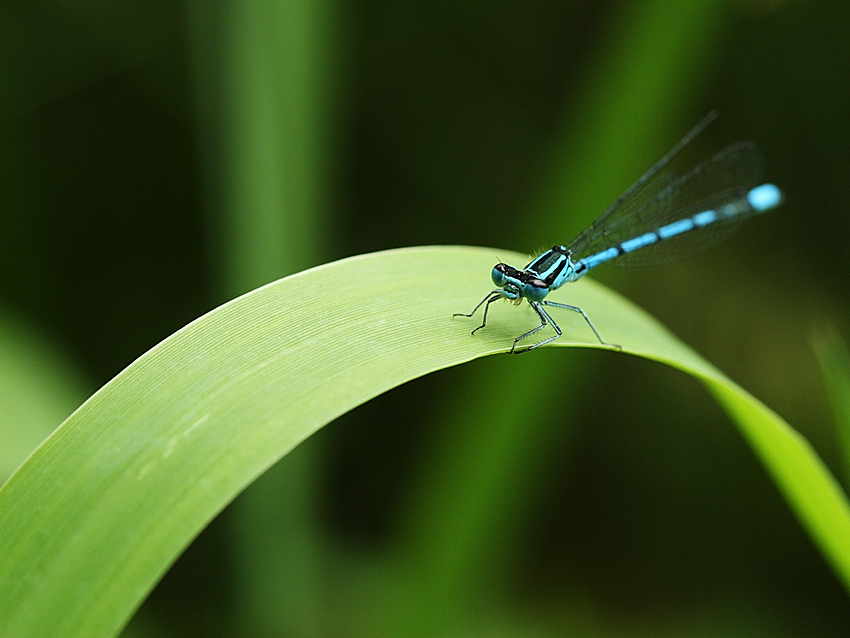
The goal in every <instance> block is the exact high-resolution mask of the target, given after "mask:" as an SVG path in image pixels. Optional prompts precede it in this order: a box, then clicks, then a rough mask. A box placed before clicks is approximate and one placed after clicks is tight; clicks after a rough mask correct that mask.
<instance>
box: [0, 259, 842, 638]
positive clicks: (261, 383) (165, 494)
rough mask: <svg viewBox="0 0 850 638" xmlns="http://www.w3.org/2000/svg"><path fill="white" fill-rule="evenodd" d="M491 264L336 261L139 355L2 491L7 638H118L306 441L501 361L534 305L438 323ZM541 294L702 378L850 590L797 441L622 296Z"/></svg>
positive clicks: (587, 338)
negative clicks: (389, 397) (486, 360)
mask: <svg viewBox="0 0 850 638" xmlns="http://www.w3.org/2000/svg"><path fill="white" fill-rule="evenodd" d="M499 255H500V256H501V257H503V258H505V259H509V260H511V259H515V260H516V261H517V262H522V260H523V258H522V257H521V256H518V255H515V254H509V253H508V252H507V251H499ZM494 260H495V251H494V250H491V249H480V248H462V247H432V248H412V249H403V250H394V251H388V252H382V253H375V254H369V255H362V256H359V257H353V258H350V259H345V260H342V261H338V262H335V263H331V264H327V265H324V266H320V267H318V268H314V269H312V270H308V271H305V272H302V273H299V274H296V275H293V276H291V277H287V278H285V279H282V280H280V281H277V282H274V283H272V284H269V285H267V286H265V287H263V288H260V289H257V290H255V291H253V292H251V293H248V294H246V295H244V296H242V297H240V298H238V299H235V300H234V301H232V302H230V303H228V304H225V305H223V306H221V307H220V308H217V309H215V310H213V311H212V312H210V313H208V314H207V315H205V316H203V317H201V318H200V319H198V320H197V321H195V322H193V323H191V324H190V325H188V326H186V327H185V328H184V329H182V330H180V331H179V332H177V333H176V334H174V335H173V336H171V337H169V338H168V339H166V340H165V341H163V342H162V343H160V344H159V345H157V346H156V347H155V348H153V349H152V350H150V351H149V352H147V353H146V354H144V355H143V356H142V357H140V358H139V359H138V360H137V361H135V362H134V363H133V364H131V365H130V366H129V367H128V368H127V369H126V370H124V371H123V372H122V373H121V374H119V375H118V376H117V377H116V378H115V379H113V380H112V381H111V382H110V383H108V384H107V385H106V386H104V387H103V388H102V389H101V390H100V391H99V392H97V393H96V394H95V395H94V396H93V397H92V398H91V399H89V400H88V401H87V402H86V403H85V404H83V405H82V406H81V407H80V408H79V409H78V410H77V411H76V412H75V413H74V414H73V415H72V416H71V417H70V418H69V419H68V420H67V421H66V422H65V423H64V424H63V425H62V427H60V428H59V429H58V430H57V431H56V432H54V434H53V435H51V437H50V438H49V439H47V441H46V442H45V443H44V444H43V445H42V446H41V447H40V448H39V449H38V450H36V452H35V453H34V454H33V455H32V456H31V457H30V458H29V459H28V460H27V462H26V463H25V464H24V465H23V466H21V467H20V468H19V469H18V471H17V472H16V473H15V474H14V475H13V476H12V477H11V478H10V480H9V481H8V482H7V483H6V484H5V485H4V486H3V488H2V490H0V539H2V547H3V553H2V557H0V583H2V587H0V635H3V636H21V637H23V636H47V635H49V636H56V637H59V636H110V635H114V634H115V633H116V632H117V631H119V630H120V628H121V627H122V626H123V624H124V623H125V622H126V621H127V619H128V618H129V617H130V615H131V614H132V613H133V611H134V610H135V609H136V607H137V606H138V605H139V604H140V602H141V601H142V600H143V598H144V597H145V595H146V594H147V593H148V592H149V591H150V589H151V588H152V587H153V585H154V584H155V583H156V582H157V580H158V579H159V578H160V577H161V576H162V574H163V573H164V572H165V570H166V569H167V568H168V566H169V565H170V564H171V563H172V562H173V561H174V560H175V558H176V557H177V556H178V555H179V553H180V552H181V551H182V549H183V548H185V547H186V545H187V544H188V543H189V542H190V541H191V540H192V539H193V538H194V537H195V536H196V535H197V534H198V533H199V531H200V530H201V529H202V528H203V527H204V526H205V525H206V524H207V523H208V522H209V521H210V520H211V519H212V518H213V517H214V516H215V515H216V514H217V513H218V512H219V511H221V509H222V508H224V506H225V505H227V503H229V502H230V501H231V500H232V499H233V498H234V497H235V496H236V495H237V494H238V493H239V492H240V491H241V490H242V489H243V488H244V487H245V486H246V485H247V484H249V483H250V482H251V481H252V480H253V479H254V478H256V477H257V476H258V475H259V474H261V473H262V472H263V471H264V470H265V469H267V468H268V467H269V466H270V465H271V464H273V463H274V462H275V461H277V460H278V459H279V458H280V457H282V456H283V455H284V454H286V453H287V452H288V451H289V450H291V449H292V448H293V447H295V446H296V445H297V444H298V443H299V442H300V441H302V440H304V439H305V438H306V437H308V436H310V434H312V433H313V432H315V431H316V430H317V429H318V428H320V427H322V426H323V425H325V424H326V423H328V422H329V421H331V420H332V419H334V418H335V417H337V416H339V415H340V414H342V413H344V412H346V411H347V410H350V409H351V408H353V407H355V406H357V405H359V404H361V403H363V402H365V401H367V400H369V399H370V398H372V397H374V396H376V395H378V394H380V393H382V392H385V391H386V390H389V389H390V388H392V387H395V386H397V385H400V384H402V383H404V382H406V381H408V380H410V379H414V378H416V377H419V376H422V375H424V374H427V373H429V372H433V371H435V370H439V369H441V368H445V367H447V366H452V365H456V364H459V363H463V362H465V361H469V360H471V359H473V358H476V357H480V356H484V355H488V354H494V353H498V352H504V351H505V350H506V349H508V348H509V346H510V344H511V342H512V340H513V338H514V337H515V336H516V335H517V334H520V332H522V331H523V330H524V329H527V328H528V326H529V325H533V323H534V321H535V319H534V316H533V314H532V313H531V311H530V309H529V308H528V307H527V305H526V306H521V307H520V308H513V307H511V306H508V305H506V304H505V305H503V304H497V305H496V307H494V308H493V310H492V312H491V315H490V323H489V324H488V326H487V329H486V330H482V331H480V332H479V333H477V334H476V335H475V337H471V336H470V334H469V332H470V329H471V327H473V326H474V325H477V323H476V322H475V320H473V319H464V318H454V319H453V318H452V317H451V314H452V313H453V312H459V311H465V310H469V309H471V307H472V306H473V305H474V304H475V303H476V302H477V301H478V300H479V299H480V298H481V296H483V294H484V293H485V292H486V291H487V290H488V285H489V283H488V281H487V277H486V274H487V273H488V272H489V270H490V268H491V267H492V265H493V263H494ZM553 296H554V298H555V299H561V300H564V301H569V302H570V303H575V304H578V305H580V306H582V307H583V308H585V309H586V310H587V311H588V313H589V314H590V315H591V316H592V317H593V321H594V323H595V324H596V326H597V327H598V329H599V330H600V332H601V333H602V334H603V335H604V336H605V338H606V339H608V340H610V341H612V342H615V343H619V344H622V346H623V348H624V351H625V352H629V353H632V354H635V355H639V356H643V357H647V358H650V359H654V360H657V361H661V362H664V363H667V364H669V365H672V366H675V367H677V368H679V369H681V370H683V371H685V372H687V373H689V374H692V375H694V376H696V377H697V378H699V379H701V380H702V381H703V382H704V383H705V384H706V386H707V387H708V388H709V390H710V391H711V392H712V393H713V394H714V395H715V397H716V398H717V399H718V401H720V403H721V404H722V405H723V406H724V407H725V408H726V410H727V411H728V412H729V414H730V416H732V418H733V419H734V420H735V422H736V423H737V424H738V425H739V427H740V428H741V430H742V431H743V433H744V435H745V437H746V438H747V440H748V441H749V442H750V443H751V445H752V446H753V448H754V449H755V451H756V453H757V454H758V455H759V457H760V458H761V460H762V462H763V463H764V464H765V466H766V467H767V469H768V471H769V472H770V473H771V475H772V476H773V478H774V480H775V481H776V482H777V484H778V485H779V487H780V489H781V490H782V491H783V493H784V494H785V496H786V498H787V499H788V502H789V503H790V504H791V506H792V508H793V509H794V510H795V512H796V513H797V515H798V517H799V518H800V520H801V521H802V523H803V524H804V525H805V527H806V528H807V529H808V531H809V533H810V534H811V535H812V538H813V539H814V540H815V542H816V543H817V544H818V545H819V547H820V548H821V550H822V551H823V553H824V555H825V556H826V557H827V559H828V560H829V561H830V563H831V564H832V566H833V567H834V569H835V570H836V572H837V573H838V574H839V576H840V577H841V578H842V579H843V581H844V582H845V583H846V584H848V585H850V508H848V504H847V501H846V500H845V498H844V496H843V494H842V493H841V490H840V489H839V488H838V486H837V484H836V482H835V481H834V479H833V478H832V476H831V475H830V474H829V473H828V471H827V470H826V469H825V467H824V466H823V464H822V462H821V461H820V459H819V458H818V456H817V455H816V454H815V452H814V451H813V450H812V449H811V447H810V446H809V445H808V443H807V442H806V441H805V440H804V439H803V438H802V437H800V436H799V435H798V434H797V433H796V432H794V430H792V429H791V428H790V427H789V426H788V425H787V424H785V423H784V422H783V421H782V420H781V419H780V418H779V417H778V416H776V415H775V414H774V413H773V412H771V411H770V410H769V409H767V408H766V407H765V406H763V405H762V404H761V403H759V402H758V401H757V400H755V399H754V398H753V397H751V396H749V395H748V394H747V393H746V392H744V391H743V390H741V389H740V388H739V387H738V386H736V385H735V384H734V383H732V382H731V381H729V380H728V379H727V378H726V377H724V376H723V375H722V374H721V373H720V372H719V371H717V370H716V369H715V368H713V367H712V366H711V365H710V364H708V363H707V362H706V361H704V360H703V359H702V358H700V357H699V356H698V355H697V354H695V353H694V352H693V351H691V350H689V349H688V348H687V347H686V346H684V345H683V344H682V343H680V342H679V341H678V340H677V339H676V338H675V337H673V336H672V335H671V334H670V333H669V332H668V331H667V330H666V329H664V328H663V327H662V326H661V325H660V324H658V322H656V321H655V320H653V319H652V318H651V317H649V316H648V315H647V314H646V313H644V312H643V311H641V310H640V309H638V308H636V307H635V306H633V305H631V304H630V303H629V302H628V301H626V300H625V299H623V298H622V297H620V296H618V295H617V294H615V293H613V292H611V291H609V290H606V289H604V288H603V287H601V286H599V285H598V284H596V283H594V282H592V281H588V280H583V281H581V282H578V283H576V284H573V285H571V286H568V287H567V288H566V289H561V290H559V291H557V292H556V293H554V295H553ZM560 325H561V327H562V328H563V329H564V336H563V338H562V339H560V340H559V341H558V342H556V343H558V345H570V344H577V345H583V346H591V347H598V344H595V343H594V338H593V335H592V333H590V331H589V330H588V328H587V326H586V325H585V324H584V323H583V321H581V318H577V319H576V318H567V317H565V318H563V319H562V320H561V322H560ZM524 356H534V354H533V353H532V354H527V355H524Z"/></svg>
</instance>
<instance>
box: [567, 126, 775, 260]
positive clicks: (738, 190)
mask: <svg viewBox="0 0 850 638" xmlns="http://www.w3.org/2000/svg"><path fill="white" fill-rule="evenodd" d="M761 170H762V163H761V156H760V154H759V152H758V150H757V149H756V147H755V146H754V145H753V144H752V143H750V142H738V143H737V144H733V145H732V146H729V147H728V148H726V149H724V150H723V151H720V152H719V153H717V154H716V155H714V156H713V157H711V158H709V159H708V160H706V161H705V162H703V163H702V164H699V165H698V166H697V167H696V168H694V169H693V170H692V171H690V172H689V173H687V174H685V175H684V176H682V177H679V178H673V177H672V176H670V175H669V174H660V175H659V176H657V177H655V176H653V177H652V179H650V180H648V181H647V184H646V186H645V187H644V188H642V189H639V190H638V191H636V192H635V193H634V195H635V196H636V197H637V199H635V200H634V201H633V198H632V197H630V198H629V199H628V200H626V201H623V202H622V204H621V205H620V206H618V207H617V208H616V209H615V210H613V211H611V212H610V213H609V212H606V214H605V215H604V218H602V217H601V218H600V219H599V220H597V221H596V222H594V223H593V224H591V226H590V227H589V228H588V230H587V231H585V232H583V233H582V234H581V235H579V237H577V238H576V240H575V241H573V243H572V244H571V245H570V246H569V248H570V249H571V250H572V251H573V259H581V258H582V257H587V256H589V255H594V254H596V253H599V252H602V251H603V250H605V249H606V248H610V247H611V246H617V245H618V244H620V243H622V242H624V241H626V240H629V239H632V238H634V237H637V236H639V235H642V234H644V233H647V232H650V231H654V230H657V229H658V228H660V227H661V226H664V225H666V224H669V223H672V222H675V221H678V220H680V219H685V218H688V217H691V216H692V215H694V214H696V213H698V212H701V211H703V210H716V209H718V208H719V207H721V206H723V205H724V204H727V203H731V202H741V203H742V205H741V207H740V209H739V214H738V215H736V216H735V217H734V218H731V219H725V218H722V219H720V220H719V221H717V222H715V223H713V224H710V225H709V226H705V227H703V228H699V229H695V230H693V231H690V232H686V233H683V234H681V235H678V236H676V237H673V238H671V239H668V240H665V241H661V242H657V243H655V244H651V245H649V246H646V247H645V248H641V249H638V250H636V251H634V252H631V253H626V254H624V255H622V256H620V257H618V258H617V259H614V260H612V261H611V263H612V264H614V265H615V266H648V265H653V264H659V263H665V262H669V261H674V260H676V259H681V258H682V257H685V256H687V255H692V254H694V253H696V252H700V251H702V250H705V249H707V248H710V247H712V246H715V245H717V244H718V243H720V242H722V241H723V240H725V239H726V238H727V237H729V236H731V235H732V234H734V233H735V232H736V231H737V230H738V229H739V228H740V227H741V226H742V225H743V224H744V223H746V221H747V219H749V217H751V216H752V214H754V213H755V211H754V210H752V209H751V208H750V207H749V205H748V204H746V199H745V198H746V194H747V192H748V191H749V190H750V189H751V188H753V187H754V186H756V185H757V182H758V179H759V177H760V175H761Z"/></svg>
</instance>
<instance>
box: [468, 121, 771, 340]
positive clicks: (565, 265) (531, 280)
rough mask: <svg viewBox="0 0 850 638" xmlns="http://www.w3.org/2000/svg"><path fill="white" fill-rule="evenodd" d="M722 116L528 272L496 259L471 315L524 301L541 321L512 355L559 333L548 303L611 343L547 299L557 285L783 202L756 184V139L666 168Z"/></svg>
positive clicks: (703, 243)
mask: <svg viewBox="0 0 850 638" xmlns="http://www.w3.org/2000/svg"><path fill="white" fill-rule="evenodd" d="M716 117H717V112H716V111H712V112H711V113H709V114H708V115H707V116H706V117H705V118H703V120H702V121H701V122H700V123H699V124H697V125H696V126H695V127H694V128H693V130H691V132H690V133H688V134H687V135H686V136H685V137H684V138H683V139H682V140H681V141H680V142H679V143H678V144H676V146H674V147H673V148H672V149H671V150H670V152H668V153H667V154H666V155H665V156H664V157H662V158H661V159H660V160H659V161H658V162H657V163H656V164H655V166H653V167H652V168H650V169H649V171H647V172H646V173H645V174H644V175H643V177H641V178H640V179H639V180H638V181H637V182H635V183H634V184H633V185H632V186H631V188H629V189H628V190H627V191H626V192H625V193H623V195H622V196H620V198H619V199H618V200H617V201H616V202H614V203H613V204H612V205H611V207H610V208H608V210H606V211H605V212H604V213H602V214H601V215H600V216H599V217H598V218H597V219H596V220H595V221H594V222H593V223H591V224H590V226H588V227H587V228H586V229H585V230H584V231H583V232H582V233H581V234H579V236H578V237H576V238H575V239H574V240H573V241H572V242H571V243H570V244H568V245H566V246H553V247H552V249H551V250H547V251H546V252H545V253H543V254H542V255H540V256H539V257H537V258H536V259H534V260H533V261H532V262H531V263H529V264H528V265H527V266H526V267H525V268H523V269H522V270H520V269H518V268H514V267H513V266H509V265H508V264H505V263H498V264H496V265H495V266H494V267H493V271H492V272H491V273H490V276H491V278H492V279H493V283H494V284H496V286H497V287H496V288H495V289H494V290H491V291H490V292H488V293H487V295H486V296H485V297H484V299H482V300H481V301H480V302H479V303H478V305H477V306H475V308H473V309H472V312H470V313H468V314H467V313H456V314H455V315H454V316H455V317H458V316H460V317H472V316H473V315H474V314H475V313H476V311H477V310H478V309H479V308H480V307H481V306H482V305H483V306H484V318H483V320H482V322H481V325H480V326H478V327H477V328H475V330H473V331H472V334H475V333H476V332H477V331H478V330H480V329H481V328H483V327H484V326H486V325H487V311H488V310H489V308H490V304H492V303H493V302H494V301H497V300H498V299H508V300H511V301H513V302H515V303H517V304H519V303H521V302H522V300H523V299H526V300H527V301H528V303H529V304H530V305H531V307H532V308H533V309H534V312H535V313H536V314H537V317H538V318H539V319H540V325H539V326H537V327H535V328H533V329H531V330H529V331H528V332H526V333H525V334H522V335H520V336H519V337H517V338H516V339H514V343H513V346H512V347H511V350H510V351H511V353H516V354H519V353H521V352H528V351H529V350H534V349H535V348H539V347H540V346H542V345H545V344H547V343H550V342H552V341H554V340H555V339H557V338H558V337H560V336H561V334H562V333H561V328H560V327H559V326H558V324H557V323H555V321H554V320H553V319H552V317H551V316H550V315H549V313H548V312H547V310H546V308H544V306H547V307H553V308H563V309H565V310H572V311H573V312H576V313H578V314H580V315H581V316H582V317H584V320H585V321H586V322H587V325H588V326H590V329H591V330H593V333H594V334H595V335H596V338H597V339H598V340H599V343H601V344H602V345H606V346H611V347H613V348H617V349H620V346H618V345H616V344H612V343H608V342H606V341H605V340H604V339H603V338H602V335H600V334H599V331H598V330H597V329H596V326H594V325H593V322H592V321H591V320H590V317H588V316H587V314H586V313H585V312H584V310H582V309H581V308H579V307H578V306H571V305H569V304H564V303H557V302H554V301H549V300H547V299H545V297H546V295H548V294H549V293H550V292H551V291H553V290H557V289H558V288H560V287H561V286H563V285H564V284H565V283H567V282H571V281H576V280H577V279H580V278H581V277H583V276H584V275H586V274H587V273H588V272H589V271H590V270H591V269H592V268H595V267H596V266H598V265H599V264H604V263H605V262H609V261H610V262H611V263H612V264H614V265H616V266H648V265H652V264H659V263H664V262H669V261H673V260H675V259H679V258H681V257H685V256H687V255H691V254H693V253H696V252H699V251H701V250H704V249H706V248H709V247H711V246H715V245H717V244H718V243H720V242H721V241H723V240H724V239H726V238H727V237H729V236H730V235H732V234H733V233H734V232H735V231H737V230H738V229H739V228H740V227H741V226H742V225H743V223H744V222H746V221H747V220H748V219H749V218H750V217H752V216H753V215H758V214H759V213H764V212H767V211H769V210H771V209H773V208H776V207H777V206H779V204H780V203H781V202H782V193H781V192H780V191H779V188H777V187H776V186H774V185H773V184H762V185H760V186H756V184H757V183H758V179H759V177H760V175H761V158H760V156H759V153H758V150H757V149H756V147H755V146H754V145H753V144H752V143H751V142H738V143H736V144H733V145H732V146H729V147H728V148H726V149H725V150H723V151H720V152H719V153H717V154H716V155H714V156H713V157H710V158H709V159H707V160H706V161H704V162H703V163H701V164H699V165H698V166H697V167H696V168H694V169H692V170H691V171H690V172H688V173H686V174H685V175H682V176H681V177H677V176H674V175H673V174H671V173H670V172H669V171H666V170H664V169H665V167H666V166H667V164H669V163H670V161H671V160H672V159H673V158H674V157H676V155H677V154H678V153H679V151H681V150H682V149H683V148H684V147H685V146H687V145H688V144H689V143H690V142H691V141H692V140H693V139H694V138H695V137H696V136H697V135H699V134H700V133H701V132H702V130H703V129H704V128H705V127H706V126H708V125H709V124H710V123H711V122H712V121H713V120H714V119H715V118H716ZM547 324H549V325H551V326H552V328H553V329H554V330H555V334H554V335H553V336H551V337H549V338H548V339H545V340H543V341H541V342H539V343H535V344H534V345H531V346H528V347H527V348H522V349H519V350H518V349H517V344H518V343H519V342H520V341H522V340H523V339H526V338H528V337H530V336H531V335H533V334H535V333H536V332H538V331H539V330H542V329H543V328H545V327H546V325H547Z"/></svg>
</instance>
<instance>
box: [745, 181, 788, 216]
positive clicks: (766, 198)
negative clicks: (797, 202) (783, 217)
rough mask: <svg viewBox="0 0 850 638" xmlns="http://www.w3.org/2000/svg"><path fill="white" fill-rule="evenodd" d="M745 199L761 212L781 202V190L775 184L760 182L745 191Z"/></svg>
mask: <svg viewBox="0 0 850 638" xmlns="http://www.w3.org/2000/svg"><path fill="white" fill-rule="evenodd" d="M747 199H748V200H749V202H750V206H752V207H753V208H754V209H755V210H757V211H759V212H763V211H766V210H770V209H771V208H776V207H777V206H779V205H780V204H781V203H782V191H780V190H779V187H778V186H776V185H775V184H762V185H761V186H756V187H755V188H754V189H753V190H751V191H750V192H749V193H747Z"/></svg>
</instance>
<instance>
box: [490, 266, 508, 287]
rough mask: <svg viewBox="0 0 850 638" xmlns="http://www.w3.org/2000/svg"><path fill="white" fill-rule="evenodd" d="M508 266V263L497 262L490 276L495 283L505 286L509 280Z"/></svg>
mask: <svg viewBox="0 0 850 638" xmlns="http://www.w3.org/2000/svg"><path fill="white" fill-rule="evenodd" d="M507 272H508V267H507V265H506V264H496V265H495V266H493V272H491V273H490V278H491V279H492V280H493V283H494V284H496V285H497V286H498V287H499V288H503V287H504V285H505V284H506V283H507V282H508V274H507Z"/></svg>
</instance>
